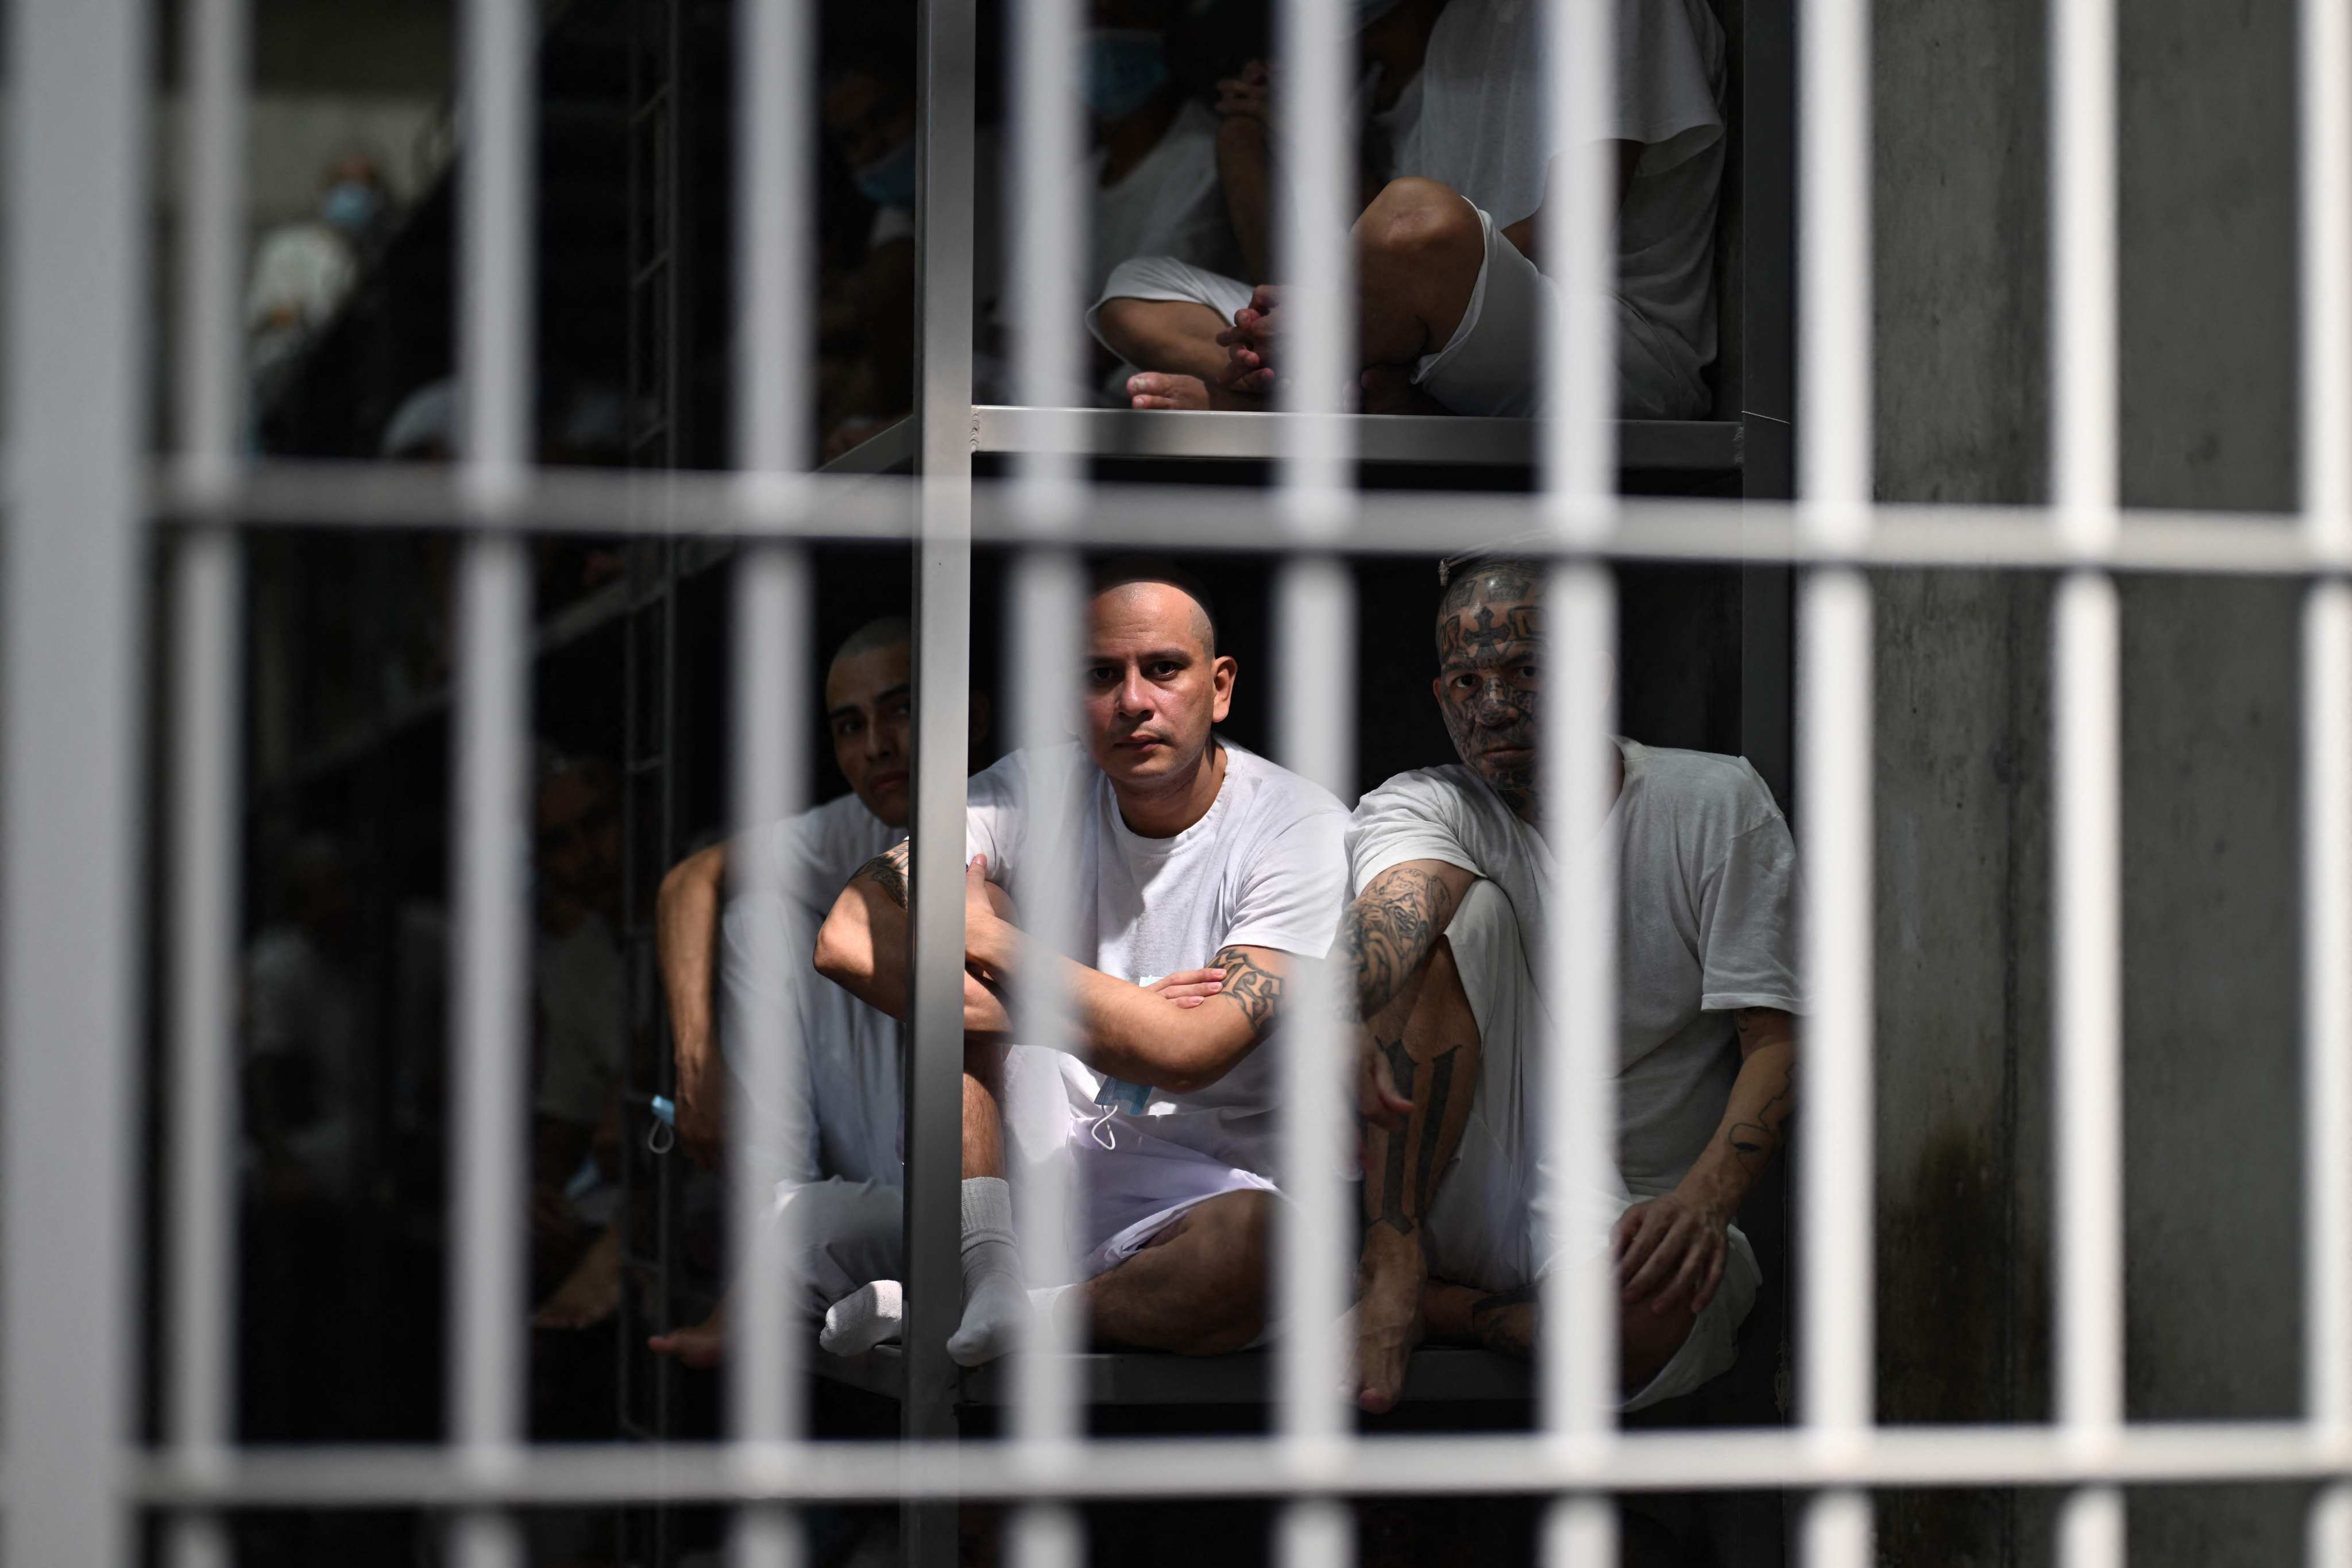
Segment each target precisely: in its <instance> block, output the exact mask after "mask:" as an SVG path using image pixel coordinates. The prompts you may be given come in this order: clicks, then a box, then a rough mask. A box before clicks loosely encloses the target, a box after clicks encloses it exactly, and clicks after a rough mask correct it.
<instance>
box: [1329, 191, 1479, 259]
mask: <svg viewBox="0 0 2352 1568" xmlns="http://www.w3.org/2000/svg"><path fill="white" fill-rule="evenodd" d="M1360 224H1361V228H1362V233H1363V243H1364V247H1365V249H1366V250H1368V251H1369V252H1370V253H1372V254H1373V255H1374V256H1376V257H1391V258H1395V259H1397V260H1398V261H1401V262H1406V263H1410V264H1413V265H1416V266H1427V265H1429V264H1431V263H1433V262H1441V263H1442V262H1446V261H1452V262H1455V263H1457V264H1458V263H1459V262H1461V261H1463V260H1465V259H1467V260H1470V261H1472V262H1474V263H1475V261H1477V260H1478V259H1480V258H1484V256H1485V254H1486V231H1485V229H1484V228H1483V226H1481V225H1480V224H1479V222H1478V211H1477V209H1476V208H1475V207H1474V206H1472V205H1470V203H1469V202H1468V200H1467V199H1465V197H1464V196H1462V195H1460V194H1459V193H1457V192H1456V191H1455V190H1454V188H1453V187H1452V186H1450V185H1446V184H1440V183H1439V182H1438V181H1435V180H1423V179H1416V178H1412V177H1410V176H1408V177H1406V178H1404V179H1401V180H1391V181H1390V182H1389V183H1388V184H1386V185H1384V186H1382V187H1381V194H1380V195H1377V196H1374V197H1373V198H1372V203H1371V205H1370V206H1368V207H1366V208H1365V209H1364V216H1363V217H1362V219H1361V220H1360Z"/></svg>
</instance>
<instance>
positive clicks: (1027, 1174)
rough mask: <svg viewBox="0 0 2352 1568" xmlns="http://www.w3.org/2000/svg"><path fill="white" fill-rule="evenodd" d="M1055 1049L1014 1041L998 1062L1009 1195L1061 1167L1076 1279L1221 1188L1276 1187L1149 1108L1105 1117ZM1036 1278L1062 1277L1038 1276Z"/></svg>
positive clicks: (1115, 1260) (1109, 1263) (1124, 1256)
mask: <svg viewBox="0 0 2352 1568" xmlns="http://www.w3.org/2000/svg"><path fill="white" fill-rule="evenodd" d="M1073 1068H1076V1062H1074V1061H1073V1060H1072V1059H1071V1058H1068V1057H1066V1056H1064V1055H1063V1054H1062V1053H1061V1052H1059V1051H1049V1050H1045V1049H1044V1048H1043V1047H1036V1046H1015V1047H1013V1048H1012V1049H1011V1051H1009V1052H1008V1053H1007V1054H1006V1057H1005V1064H1004V1100H1005V1104H1004V1125H1005V1142H1006V1154H1007V1157H1008V1163H1009V1164H1010V1166H1011V1169H1012V1171H1013V1199H1014V1203H1015V1204H1016V1205H1018V1203H1019V1202H1020V1194H1021V1191H1022V1188H1023V1187H1024V1185H1026V1184H1029V1183H1030V1182H1034V1181H1036V1180H1039V1179H1041V1178H1043V1177H1044V1176H1045V1174H1046V1173H1045V1172H1043V1171H1041V1170H1040V1167H1041V1166H1043V1165H1045V1164H1047V1163H1058V1164H1059V1165H1060V1167H1061V1175H1060V1178H1059V1179H1060V1180H1062V1181H1064V1182H1066V1183H1067V1184H1069V1186H1068V1191H1069V1192H1070V1193H1071V1194H1072V1197H1073V1201H1074V1207H1075V1210H1076V1214H1075V1219H1074V1224H1073V1238H1072V1257H1071V1273H1070V1278H1071V1279H1093V1278H1094V1277H1095V1276H1096V1275H1097V1274H1102V1273H1107V1272H1108V1271H1109V1270H1110V1269H1112V1268H1117V1267H1118V1265H1119V1264H1121V1263H1124V1262H1126V1261H1127V1260H1128V1259H1129V1258H1132V1257H1134V1256H1135V1255H1136V1254H1137V1253H1139V1252H1140V1251H1142V1250H1143V1249H1144V1247H1146V1246H1148V1245H1150V1241H1151V1238H1152V1237H1155V1236H1158V1235H1159V1234H1160V1232H1161V1231H1163V1230H1166V1229H1167V1228H1168V1227H1169V1226H1171V1225H1173V1224H1175V1223H1176V1221H1177V1220H1178V1219H1179V1218H1181V1217H1182V1215H1184V1213H1185V1212H1186V1211H1187V1210H1189V1209H1193V1208H1197V1207H1199V1206H1200V1205H1202V1204H1204V1203H1206V1202H1208V1201H1209V1200H1210V1199H1211V1198H1213V1197H1221V1196H1223V1194H1226V1193H1238V1192H1262V1193H1276V1194H1277V1195H1279V1194H1278V1189H1276V1186H1275V1184H1274V1183H1273V1182H1271V1181H1269V1180H1267V1179H1266V1178H1265V1177H1264V1176H1262V1175H1259V1174H1258V1173H1256V1172H1255V1171H1250V1170H1244V1169H1242V1168H1240V1167H1238V1166H1235V1165H1233V1164H1230V1163H1226V1162H1225V1161H1223V1160H1220V1159H1217V1158H1216V1157H1214V1156H1213V1155H1210V1154H1204V1153H1202V1152H1200V1151H1199V1150H1197V1149H1193V1148H1191V1147H1189V1146H1188V1145H1185V1144H1182V1143H1178V1142H1173V1141H1172V1140H1171V1139H1167V1138H1163V1137H1160V1136H1159V1135H1158V1134H1157V1133H1155V1132H1154V1131H1152V1128H1151V1123H1152V1121H1154V1120H1155V1119H1154V1118H1152V1117H1149V1116H1124V1115H1121V1116H1111V1117H1106V1116H1105V1115H1104V1111H1103V1108H1102V1107H1100V1106H1097V1105H1096V1104H1094V1103H1093V1100H1092V1098H1091V1091H1090V1090H1089V1089H1087V1086H1086V1085H1085V1084H1084V1083H1083V1082H1082V1081H1081V1079H1079V1077H1078V1076H1077V1074H1076V1072H1075V1071H1073V1070H1072V1069H1073ZM1031 1283H1032V1284H1037V1285H1044V1284H1053V1283H1058V1281H1053V1280H1044V1279H1036V1280H1032V1281H1031Z"/></svg>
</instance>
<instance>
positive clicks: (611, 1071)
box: [531, 914, 629, 1127]
mask: <svg viewBox="0 0 2352 1568" xmlns="http://www.w3.org/2000/svg"><path fill="white" fill-rule="evenodd" d="M531 979H532V982H533V990H534V992H535V993H536V994H535V995H534V996H533V998H532V1000H533V1002H534V1003H535V1004H536V1005H537V1007H538V1010H539V1017H540V1023H541V1027H542V1030H543V1033H542V1034H541V1038H540V1057H539V1087H538V1090H537V1092H536V1093H535V1094H534V1095H533V1096H532V1099H531V1109H532V1110H534V1111H536V1112H537V1113H538V1114H540V1115H541V1116H548V1117H552V1118H554V1119H555V1120H556V1121H569V1122H571V1123H572V1124H573V1125H574V1126H579V1127H593V1126H595V1125H596V1124H597V1123H598V1122H600V1121H603V1120H604V1107H605V1105H606V1103H607V1102H608V1101H609V1100H611V1099H612V1098H613V1090H614V1087H615V1086H616V1085H617V1084H618V1083H619V1081H620V1077H621V1052H622V1047H623V1045H624V1043H625V1039H626V1037H627V1033H628V1016H629V1010H628V1005H627V1000H626V994H625V987H624V985H623V984H622V978H621V944H620V942H619V941H618V940H617V939H616V938H615V937H614V934H613V928H612V926H611V925H610V924H608V923H606V921H605V920H604V916H602V915H599V914H590V915H588V916H586V917H585V918H583V920H582V921H580V923H579V924H578V925H576V926H574V927H572V930H571V931H567V932H565V933H564V934H563V935H562V936H550V935H548V934H547V933H546V932H544V931H541V933H540V935H539V942H538V947H537V950H536V951H535V952H533V954H532V958H531Z"/></svg>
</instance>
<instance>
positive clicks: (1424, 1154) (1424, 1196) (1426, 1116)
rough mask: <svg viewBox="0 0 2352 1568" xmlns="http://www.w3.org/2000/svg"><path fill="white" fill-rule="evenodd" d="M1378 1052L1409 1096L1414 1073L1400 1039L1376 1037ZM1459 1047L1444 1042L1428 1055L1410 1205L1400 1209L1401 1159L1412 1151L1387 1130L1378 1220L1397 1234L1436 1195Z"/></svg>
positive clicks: (1406, 1231)
mask: <svg viewBox="0 0 2352 1568" xmlns="http://www.w3.org/2000/svg"><path fill="white" fill-rule="evenodd" d="M1380 1046H1381V1055H1382V1056H1384V1057H1386V1058H1388V1063H1389V1071H1390V1072H1391V1074H1392V1075H1394V1077H1395V1079H1396V1086H1397V1092H1398V1093H1399V1094H1402V1095H1403V1096H1404V1097H1405V1098H1407V1099H1408V1100H1410V1099H1411V1098H1412V1091H1413V1087H1414V1080H1415V1079H1417V1078H1418V1077H1419V1076H1420V1074H1419V1071H1418V1068H1419V1066H1420V1064H1418V1063H1416V1062H1415V1061H1414V1060H1413V1059H1412V1055H1411V1053H1409V1052H1408V1051H1406V1049H1405V1048H1404V1042H1403V1041H1402V1040H1382V1041H1381V1043H1380ZM1461 1056H1462V1047H1460V1046H1449V1047H1446V1048H1445V1050H1444V1052H1443V1053H1441V1054H1440V1055H1437V1056H1434V1057H1432V1058H1430V1059H1429V1100H1428V1103H1427V1104H1425V1105H1423V1106H1422V1107H1421V1108H1420V1110H1419V1116H1420V1121H1421V1144H1420V1150H1419V1157H1418V1158H1417V1159H1415V1160H1414V1163H1413V1173H1412V1211H1411V1213H1408V1212H1406V1208H1405V1196H1406V1193H1405V1182H1404V1176H1405V1162H1406V1160H1407V1159H1408V1158H1410V1157H1412V1152H1411V1151H1408V1150H1407V1149H1406V1147H1405V1142H1406V1141H1405V1137H1404V1134H1403V1133H1402V1132H1391V1133H1390V1134H1388V1158H1387V1160H1386V1162H1385V1163H1384V1164H1383V1167H1382V1170H1381V1213H1380V1222H1381V1223H1385V1224H1386V1225H1387V1226H1388V1227H1389V1228H1390V1229H1391V1230H1393V1231H1395V1232H1396V1233H1397V1234H1398V1235H1399V1236H1411V1235H1412V1233H1413V1230H1414V1227H1415V1226H1418V1225H1419V1223H1420V1221H1419V1220H1417V1219H1415V1218H1414V1215H1422V1216H1424V1217H1425V1216H1426V1215H1428V1213H1429V1205H1430V1200H1431V1199H1432V1198H1433V1197H1435V1196H1436V1195H1437V1180H1438V1178H1439V1177H1440V1176H1443V1175H1444V1172H1443V1171H1441V1170H1439V1169H1438V1168H1437V1145H1438V1142H1439V1140H1440V1138H1441V1137H1443V1135H1444V1127H1445V1107H1446V1102H1447V1101H1448V1100H1451V1099H1452V1098H1453V1092H1454V1067H1455V1065H1456V1064H1457V1063H1458V1062H1459V1061H1460V1059H1461Z"/></svg>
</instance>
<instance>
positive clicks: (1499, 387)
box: [1093, 0, 1724, 419]
mask: <svg viewBox="0 0 2352 1568" xmlns="http://www.w3.org/2000/svg"><path fill="white" fill-rule="evenodd" d="M1614 3H1615V13H1614V20H1615V39H1614V42H1615V58H1614V66H1615V71H1614V82H1615V91H1614V96H1613V98H1612V102H1611V105H1610V113H1609V125H1610V131H1611V142H1612V147H1613V150H1614V152H1615V154H1616V166H1617V171H1618V193H1619V194H1618V204H1617V247H1616V255H1617V267H1616V279H1615V286H1614V288H1613V289H1612V291H1611V294H1610V304H1611V307H1612V316H1613V320H1614V325H1615V329H1616V339H1617V342H1616V362H1617V391H1618V404H1619V407H1620V411H1621V412H1622V414H1623V415H1624V416H1627V417H1630V418H1649V419H1686V418H1692V417H1695V416H1698V415H1700V414H1702V413H1704V412H1705V411H1706V406H1707V398H1708V395H1707V389H1706V381H1705V379H1704V376H1703V374H1702V373H1703V371H1704V370H1705V367H1706V365H1707V363H1709V362H1710V361H1712V360H1713V359H1714V357H1715V351H1716V331H1715V300H1714V285H1713V258H1714V248H1715V213H1716V205H1717V190H1718V187H1719V185H1720V183H1721V179H1722V172H1723V116H1722V110H1721V100H1722V89H1723V62H1724V40H1723V32H1722V28H1721V26H1720V25H1719V24H1718V23H1717V21H1716V20H1715V17H1714V15H1713V13H1712V12H1711V11H1710V10H1709V9H1708V7H1707V5H1706V0H1614ZM1367 14H1369V15H1370V16H1371V17H1372V20H1371V21H1370V23H1369V24H1368V25H1367V26H1365V28H1364V31H1363V35H1362V37H1363V39H1364V45H1363V48H1362V53H1363V55H1364V57H1365V58H1366V59H1367V60H1368V61H1370V62H1372V63H1374V64H1376V65H1377V66H1378V67H1379V68H1380V72H1381V75H1380V76H1379V78H1377V79H1375V81H1374V85H1373V88H1372V96H1371V99H1370V104H1369V117H1370V120H1371V121H1373V123H1374V125H1375V128H1376V129H1377V130H1379V131H1380V132H1381V133H1382V136H1383V139H1384V140H1385V142H1386V144H1387V145H1388V146H1389V147H1390V148H1391V153H1390V156H1391V160H1392V164H1391V166H1392V169H1393V174H1394V176H1395V177H1393V178H1391V179H1390V180H1389V182H1388V183H1387V184H1385V185H1384V186H1383V187H1382V188H1381V191H1380V194H1379V195H1377V196H1375V197H1373V198H1372V200H1371V202H1370V205H1367V206H1365V207H1364V209H1363V211H1362V214H1361V216H1359V217H1358V218H1357V220H1356V223H1355V226H1354V228H1353V230H1352V234H1351V239H1352V245H1353V248H1354V251H1355V268H1356V278H1357V287H1358V290H1359V299H1358V307H1359V308H1358V319H1357V329H1358V330H1357V342H1356V345H1355V350H1356V353H1355V358H1356V363H1357V369H1358V371H1359V373H1360V392H1361V406H1362V407H1363V408H1364V409H1365V410H1366V411H1367V412H1372V413H1409V412H1415V411H1421V412H1429V411H1437V410H1443V411H1447V412H1452V413H1456V414H1475V415H1498V416H1512V417H1523V416H1531V415H1534V414H1537V413H1539V412H1540V411H1541V409H1542V405H1543V399H1542V389H1541V387H1540V386H1539V385H1538V374H1539V369H1540V363H1541V356H1542V342H1543V332H1542V321H1543V316H1544V312H1545V310H1547V309H1548V308H1549V301H1550V300H1552V298H1553V297H1554V296H1555V295H1556V293H1557V288H1558V286H1557V284H1556V283H1555V281H1554V280H1553V279H1552V278H1551V277H1550V276H1549V274H1548V273H1547V271H1546V269H1545V264H1546V258H1544V256H1543V254H1542V247H1541V234H1542V225H1543V208H1544V206H1545V204H1546V203H1547V202H1548V201H1549V199H1550V193H1551V192H1552V190H1553V189H1554V187H1555V185H1556V184H1557V181H1558V177H1559V167H1558V162H1559V156H1560V155H1561V154H1562V153H1565V152H1566V151H1567V149H1566V148H1565V147H1563V146H1561V145H1559V143H1558V142H1556V141H1555V140H1553V139H1551V137H1550V135H1549V132H1548V130H1547V128H1546V116H1545V114H1544V110H1543V101H1542V100H1543V93H1542V87H1541V82H1540V79H1539V72H1540V69H1541V66H1540V61H1541V59H1542V55H1541V52H1540V47H1541V38H1540V30H1541V26H1542V18H1543V16H1544V10H1543V8H1542V7H1540V6H1537V5H1523V4H1517V0H1401V3H1399V4H1397V5H1395V6H1394V7H1393V8H1392V9H1387V10H1382V9H1380V8H1379V7H1378V6H1372V7H1368V8H1367ZM1408 70H1409V71H1411V72H1412V75H1411V76H1410V78H1409V79H1406V78H1405V77H1404V75H1403V73H1404V72H1406V71H1408ZM1391 80H1399V81H1402V85H1401V86H1400V87H1398V88H1396V89H1393V91H1394V96H1393V97H1389V96H1387V95H1388V94H1389V93H1390V92H1391V89H1389V88H1388V87H1387V85H1386V84H1387V82H1389V81H1391ZM1257 281H1258V287H1256V288H1255V289H1251V288H1249V287H1247V286H1246V285H1244V284H1243V283H1242V282H1241V281H1240V280H1239V279H1228V278H1217V277H1213V276H1211V275H1208V274H1205V273H1202V272H1200V271H1199V270H1198V269H1185V268H1175V267H1172V266H1157V265H1155V266H1151V267H1146V266H1143V265H1141V264H1137V265H1134V266H1131V267H1130V268H1125V269H1122V271H1121V272H1120V273H1118V274H1115V275H1114V276H1113V278H1112V279H1111V281H1110V283H1109V284H1108V286H1107V287H1106V289H1105V298H1104V299H1103V300H1102V302H1101V308H1100V309H1099V310H1098V311H1097V314H1096V316H1095V317H1094V318H1093V319H1094V321H1095V324H1096V327H1097V331H1098V332H1099V333H1100V334H1101V336H1102V337H1103V340H1104V342H1106V344H1107V345H1108V347H1109V348H1110V349H1111V350H1112V351H1113V352H1114V353H1120V354H1122V355H1123V356H1125V357H1127V358H1128V359H1129V360H1130V361H1133V362H1134V363H1138V364H1139V365H1141V366H1142V367H1143V369H1144V370H1146V371H1150V372H1157V373H1160V374H1159V375H1157V376H1156V377H1155V376H1138V377H1137V378H1135V380H1134V381H1133V382H1131V383H1130V385H1129V391H1130V393H1131V394H1132V395H1133V397H1134V399H1135V405H1136V406H1139V407H1178V408H1183V407H1205V406H1212V405H1223V406H1245V405H1248V400H1251V399H1256V400H1260V402H1261V404H1262V401H1263V400H1264V399H1265V397H1266V396H1267V395H1269V394H1271V393H1272V392H1273V390H1274V388H1275V385H1276V381H1277V380H1278V379H1279V378H1280V377H1281V376H1283V375H1284V374H1287V372H1286V362H1285V357H1284V348H1283V333H1284V331H1285V328H1286V323H1287V321H1288V320H1289V317H1288V315H1287V313H1286V311H1285V310H1284V300H1285V290H1284V289H1283V288H1282V287H1279V286H1276V285H1275V284H1271V283H1268V282H1266V281H1265V280H1264V279H1260V280H1257ZM1139 356H1140V357H1139ZM1194 383H1198V386H1197V387H1196V386H1195V385H1194Z"/></svg>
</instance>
